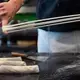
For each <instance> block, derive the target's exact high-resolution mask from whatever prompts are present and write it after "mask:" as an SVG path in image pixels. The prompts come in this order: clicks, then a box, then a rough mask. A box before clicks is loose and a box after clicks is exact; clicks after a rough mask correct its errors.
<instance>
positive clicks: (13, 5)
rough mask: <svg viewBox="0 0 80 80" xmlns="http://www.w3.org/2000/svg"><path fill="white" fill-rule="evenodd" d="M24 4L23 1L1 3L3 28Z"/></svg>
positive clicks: (0, 14)
mask: <svg viewBox="0 0 80 80" xmlns="http://www.w3.org/2000/svg"><path fill="white" fill-rule="evenodd" d="M22 4H23V0H9V1H8V2H3V3H0V18H1V20H2V25H3V26H4V25H7V24H8V22H9V21H10V20H11V19H12V18H13V17H14V16H15V14H16V12H17V11H18V10H19V9H20V7H21V6H22Z"/></svg>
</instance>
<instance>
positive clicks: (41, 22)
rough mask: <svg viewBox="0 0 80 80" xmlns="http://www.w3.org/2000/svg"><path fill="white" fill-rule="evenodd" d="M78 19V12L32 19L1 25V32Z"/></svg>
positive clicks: (79, 16) (52, 24)
mask: <svg viewBox="0 0 80 80" xmlns="http://www.w3.org/2000/svg"><path fill="white" fill-rule="evenodd" d="M79 21H80V14H74V15H67V16H60V17H54V18H46V19H41V20H34V21H29V22H24V23H19V24H13V25H7V26H3V27H2V30H3V32H6V31H7V33H12V32H17V31H23V30H27V29H33V28H41V27H48V26H54V25H61V24H67V23H73V22H79Z"/></svg>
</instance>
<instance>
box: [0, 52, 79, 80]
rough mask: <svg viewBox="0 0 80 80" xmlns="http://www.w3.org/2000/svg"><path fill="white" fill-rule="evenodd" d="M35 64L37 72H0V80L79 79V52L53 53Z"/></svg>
mask: <svg viewBox="0 0 80 80" xmlns="http://www.w3.org/2000/svg"><path fill="white" fill-rule="evenodd" d="M37 64H38V65H39V67H40V73H39V74H0V80H80V77H79V76H80V53H54V54H53V55H50V58H49V59H48V60H47V61H46V62H38V63H37ZM77 78H79V79H77Z"/></svg>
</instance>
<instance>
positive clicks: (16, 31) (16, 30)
mask: <svg viewBox="0 0 80 80" xmlns="http://www.w3.org/2000/svg"><path fill="white" fill-rule="evenodd" d="M79 21H80V19H79V20H74V21H67V22H62V23H55V24H49V25H45V26H39V27H33V29H34V28H42V27H47V26H54V25H61V24H67V23H73V22H79ZM28 29H32V28H24V29H20V30H12V31H8V32H7V33H13V32H18V31H23V30H28Z"/></svg>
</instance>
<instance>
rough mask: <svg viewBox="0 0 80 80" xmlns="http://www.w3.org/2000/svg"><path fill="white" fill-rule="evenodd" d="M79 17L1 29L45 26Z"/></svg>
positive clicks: (74, 18)
mask: <svg viewBox="0 0 80 80" xmlns="http://www.w3.org/2000/svg"><path fill="white" fill-rule="evenodd" d="M78 19H80V17H73V18H66V19H59V20H53V21H46V22H41V23H34V24H28V25H24V26H18V27H11V28H7V27H5V29H4V27H3V31H7V30H15V29H20V28H21V29H22V28H33V26H44V27H45V26H46V25H49V24H55V23H62V22H64V21H66V22H67V21H71V20H78Z"/></svg>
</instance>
